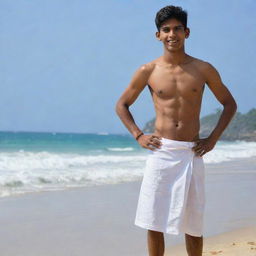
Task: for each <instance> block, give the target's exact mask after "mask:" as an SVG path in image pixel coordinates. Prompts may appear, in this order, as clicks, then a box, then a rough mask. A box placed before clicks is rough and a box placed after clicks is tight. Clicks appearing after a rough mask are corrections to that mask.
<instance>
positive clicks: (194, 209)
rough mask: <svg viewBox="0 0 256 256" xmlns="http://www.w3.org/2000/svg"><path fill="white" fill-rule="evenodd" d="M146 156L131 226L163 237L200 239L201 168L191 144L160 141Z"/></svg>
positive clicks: (202, 180)
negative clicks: (154, 232) (163, 234)
mask: <svg viewBox="0 0 256 256" xmlns="http://www.w3.org/2000/svg"><path fill="white" fill-rule="evenodd" d="M161 142H162V146H161V148H157V149H155V151H151V150H150V152H149V154H148V156H147V161H146V168H145V172H144V176H143V180H142V184H141V188H140V193H139V199H138V204H137V210H136V217H135V223H134V224H135V225H136V226H139V227H142V228H145V229H148V230H154V231H159V232H163V233H168V234H173V235H178V234H180V233H181V232H182V233H186V234H189V235H191V236H198V237H200V236H202V235H203V217H204V208H205V167H204V161H203V158H202V157H200V156H196V155H195V152H194V151H193V150H192V149H191V148H192V147H193V146H194V145H195V142H190V141H177V140H170V139H166V138H162V139H161Z"/></svg>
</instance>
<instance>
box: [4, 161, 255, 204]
mask: <svg viewBox="0 0 256 256" xmlns="http://www.w3.org/2000/svg"><path fill="white" fill-rule="evenodd" d="M250 164H252V166H254V167H255V168H256V156H252V157H248V158H236V159H232V160H230V161H223V162H219V163H205V167H206V168H205V169H208V171H206V172H205V174H206V176H207V175H212V174H214V175H216V174H217V175H218V174H220V175H221V174H239V173H240V174H242V173H256V171H254V170H253V169H251V168H250V167H248V165H250ZM244 165H245V166H246V170H243V171H242V172H240V171H239V170H240V169H241V167H242V168H244ZM231 167H232V170H231ZM218 168H221V169H224V168H227V169H229V170H227V169H226V171H225V172H218V171H217V172H216V171H214V170H216V169H218ZM141 181H142V177H141V178H139V179H137V180H132V181H123V182H118V183H105V184H99V185H89V186H74V187H69V188H55V189H48V190H47V189H45V190H42V191H31V192H24V193H17V194H11V195H8V196H2V197H0V201H1V200H4V199H8V198H16V197H23V196H27V195H40V194H42V193H54V192H62V191H72V190H80V189H82V190H83V189H87V188H94V187H95V188H96V187H104V186H115V185H121V184H129V183H138V182H141Z"/></svg>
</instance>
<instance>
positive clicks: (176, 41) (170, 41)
mask: <svg viewBox="0 0 256 256" xmlns="http://www.w3.org/2000/svg"><path fill="white" fill-rule="evenodd" d="M178 41H179V40H173V39H172V40H167V43H168V44H169V45H175V44H177V43H178Z"/></svg>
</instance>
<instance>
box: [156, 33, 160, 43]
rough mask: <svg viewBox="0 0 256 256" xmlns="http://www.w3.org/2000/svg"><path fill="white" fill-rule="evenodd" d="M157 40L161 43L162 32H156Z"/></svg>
mask: <svg viewBox="0 0 256 256" xmlns="http://www.w3.org/2000/svg"><path fill="white" fill-rule="evenodd" d="M156 38H157V40H159V41H161V39H160V32H158V31H157V32H156Z"/></svg>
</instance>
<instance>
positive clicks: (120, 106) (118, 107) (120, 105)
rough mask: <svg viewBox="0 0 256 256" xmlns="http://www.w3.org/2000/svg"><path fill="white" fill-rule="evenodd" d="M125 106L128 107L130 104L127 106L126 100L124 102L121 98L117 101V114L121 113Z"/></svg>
mask: <svg viewBox="0 0 256 256" xmlns="http://www.w3.org/2000/svg"><path fill="white" fill-rule="evenodd" d="M124 107H126V108H128V106H127V105H126V104H125V103H124V102H122V101H120V100H119V101H118V102H117V103H116V106H115V112H116V114H117V115H120V112H121V110H122V109H123V108H124Z"/></svg>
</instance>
